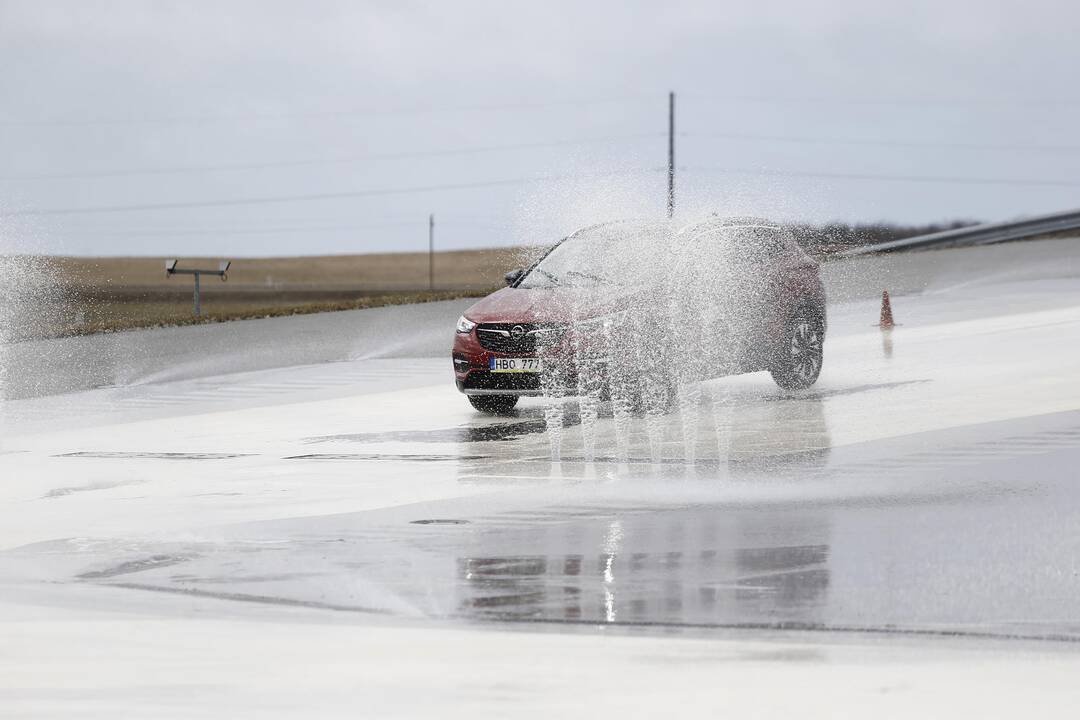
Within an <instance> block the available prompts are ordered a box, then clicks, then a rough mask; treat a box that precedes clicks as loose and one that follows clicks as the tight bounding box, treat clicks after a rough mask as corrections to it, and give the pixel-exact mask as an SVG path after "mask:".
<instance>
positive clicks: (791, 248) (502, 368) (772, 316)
mask: <svg viewBox="0 0 1080 720" xmlns="http://www.w3.org/2000/svg"><path fill="white" fill-rule="evenodd" d="M506 283H507V287H505V288H503V289H501V290H498V291H497V292H494V293H492V294H491V295H489V296H487V297H486V298H484V299H483V300H480V301H479V302H477V303H476V304H474V305H473V306H472V307H470V308H469V309H468V310H466V311H465V314H464V315H462V316H461V318H460V319H459V320H458V323H457V333H456V335H455V338H454V348H453V352H452V356H453V361H454V373H455V377H456V380H457V386H458V389H459V390H460V391H461V392H463V393H465V395H467V396H468V398H469V401H470V402H471V403H472V405H473V407H475V408H476V409H477V410H481V411H484V412H489V413H503V412H507V411H509V410H510V409H512V408H513V407H514V405H516V404H517V401H518V398H519V397H521V396H527V395H555V396H561V395H579V396H582V397H585V396H591V397H594V398H596V399H600V400H602V399H609V398H610V399H612V400H615V401H619V400H621V401H624V402H627V403H628V404H629V405H631V406H634V407H638V408H640V407H642V406H646V407H648V406H651V405H657V406H660V407H665V406H667V405H670V403H671V401H672V399H673V398H674V397H675V393H676V389H677V388H678V386H679V385H680V384H685V383H692V382H697V381H701V380H705V379H709V378H713V377H720V376H723V375H733V374H738V373H744V372H754V371H758V370H768V371H769V372H771V373H772V377H773V379H774V380H775V381H776V383H777V384H778V385H779V386H780V387H782V388H785V389H789V390H798V389H802V388H807V387H810V386H811V385H813V384H814V382H816V381H817V378H818V374H819V373H820V372H821V363H822V351H823V342H824V338H825V326H826V322H825V292H824V288H823V287H822V283H821V279H820V277H819V275H818V264H817V263H816V262H815V261H814V260H813V259H811V258H810V257H809V256H807V255H806V253H804V252H803V251H802V250H801V249H800V248H799V246H798V245H797V244H796V242H795V240H794V238H793V237H792V235H791V233H790V232H789V231H788V230H786V229H785V228H783V227H782V226H781V225H778V224H776V223H772V222H768V221H765V220H759V219H755V218H729V219H720V218H712V219H709V220H706V221H704V222H700V223H695V224H693V225H690V226H687V227H683V228H681V229H676V228H675V227H674V226H672V225H670V224H669V223H666V222H658V221H625V222H614V223H605V224H602V225H595V226H592V227H587V228H584V229H582V230H579V231H577V232H575V233H574V234H572V235H570V236H569V237H567V238H566V239H564V240H563V241H562V242H560V243H558V244H557V245H555V246H554V247H552V248H551V249H550V250H548V251H547V252H546V253H545V254H544V255H543V256H542V257H541V258H540V259H539V260H538V261H536V262H535V263H534V264H533V265H532V266H530V267H528V268H526V269H518V270H513V271H511V272H509V273H507V274H506Z"/></svg>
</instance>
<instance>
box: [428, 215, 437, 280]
mask: <svg viewBox="0 0 1080 720" xmlns="http://www.w3.org/2000/svg"><path fill="white" fill-rule="evenodd" d="M427 247H428V290H434V289H435V213H431V214H430V215H428V225H427Z"/></svg>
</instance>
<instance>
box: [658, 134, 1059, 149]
mask: <svg viewBox="0 0 1080 720" xmlns="http://www.w3.org/2000/svg"><path fill="white" fill-rule="evenodd" d="M679 135H680V137H691V138H710V139H711V138H716V139H722V140H751V141H755V142H756V141H762V142H785V143H807V144H822V145H824V144H828V145H858V146H879V147H901V148H937V149H942V148H957V149H961V150H1007V151H1017V152H1077V151H1080V145H1008V144H994V143H964V142H959V143H956V142H924V141H917V140H863V139H846V138H836V137H814V136H809V135H758V134H754V133H679Z"/></svg>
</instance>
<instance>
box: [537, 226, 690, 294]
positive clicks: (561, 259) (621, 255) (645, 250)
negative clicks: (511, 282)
mask: <svg viewBox="0 0 1080 720" xmlns="http://www.w3.org/2000/svg"><path fill="white" fill-rule="evenodd" d="M669 243H670V229H669V226H668V225H667V224H666V223H662V222H653V223H648V222H642V223H610V224H607V225H597V226H594V227H589V228H585V229H583V230H578V231H577V232H576V233H574V234H573V235H571V236H570V237H568V238H566V240H564V241H563V242H561V243H559V245H557V246H556V247H555V248H554V249H552V250H551V252H549V253H548V254H547V255H546V256H544V258H543V259H542V260H541V261H540V262H539V263H537V264H536V265H535V266H534V267H533V268H532V270H530V271H529V274H528V275H526V276H525V277H524V278H523V279H522V280H521V282H520V283H519V284H518V287H521V288H550V287H568V286H569V287H598V286H604V285H612V286H616V285H632V284H635V283H637V282H639V281H641V280H642V279H643V278H644V277H645V276H646V275H648V274H649V271H650V270H651V269H652V268H653V266H654V264H653V263H652V262H649V261H648V258H649V257H655V254H656V252H657V250H658V249H666V248H667V247H668V246H669Z"/></svg>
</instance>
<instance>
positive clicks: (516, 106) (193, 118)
mask: <svg viewBox="0 0 1080 720" xmlns="http://www.w3.org/2000/svg"><path fill="white" fill-rule="evenodd" d="M647 101H651V98H648V97H646V96H624V97H611V98H589V99H578V100H554V101H548V102H520V103H497V104H477V105H450V106H443V107H438V106H426V107H405V108H386V109H372V108H365V109H359V110H327V111H314V112H255V113H227V114H223V115H187V116H174V117H128V118H82V119H60V118H52V119H34V120H0V127H42V128H45V127H94V126H108V125H201V124H215V123H231V122H237V121H244V120H251V119H262V120H290V119H296V118H325V119H335V118H358V117H383V116H395V115H428V114H442V113H469V112H498V111H517V110H542V109H547V108H559V107H568V106H572V107H580V106H583V105H617V104H623V103H635V102H647Z"/></svg>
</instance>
